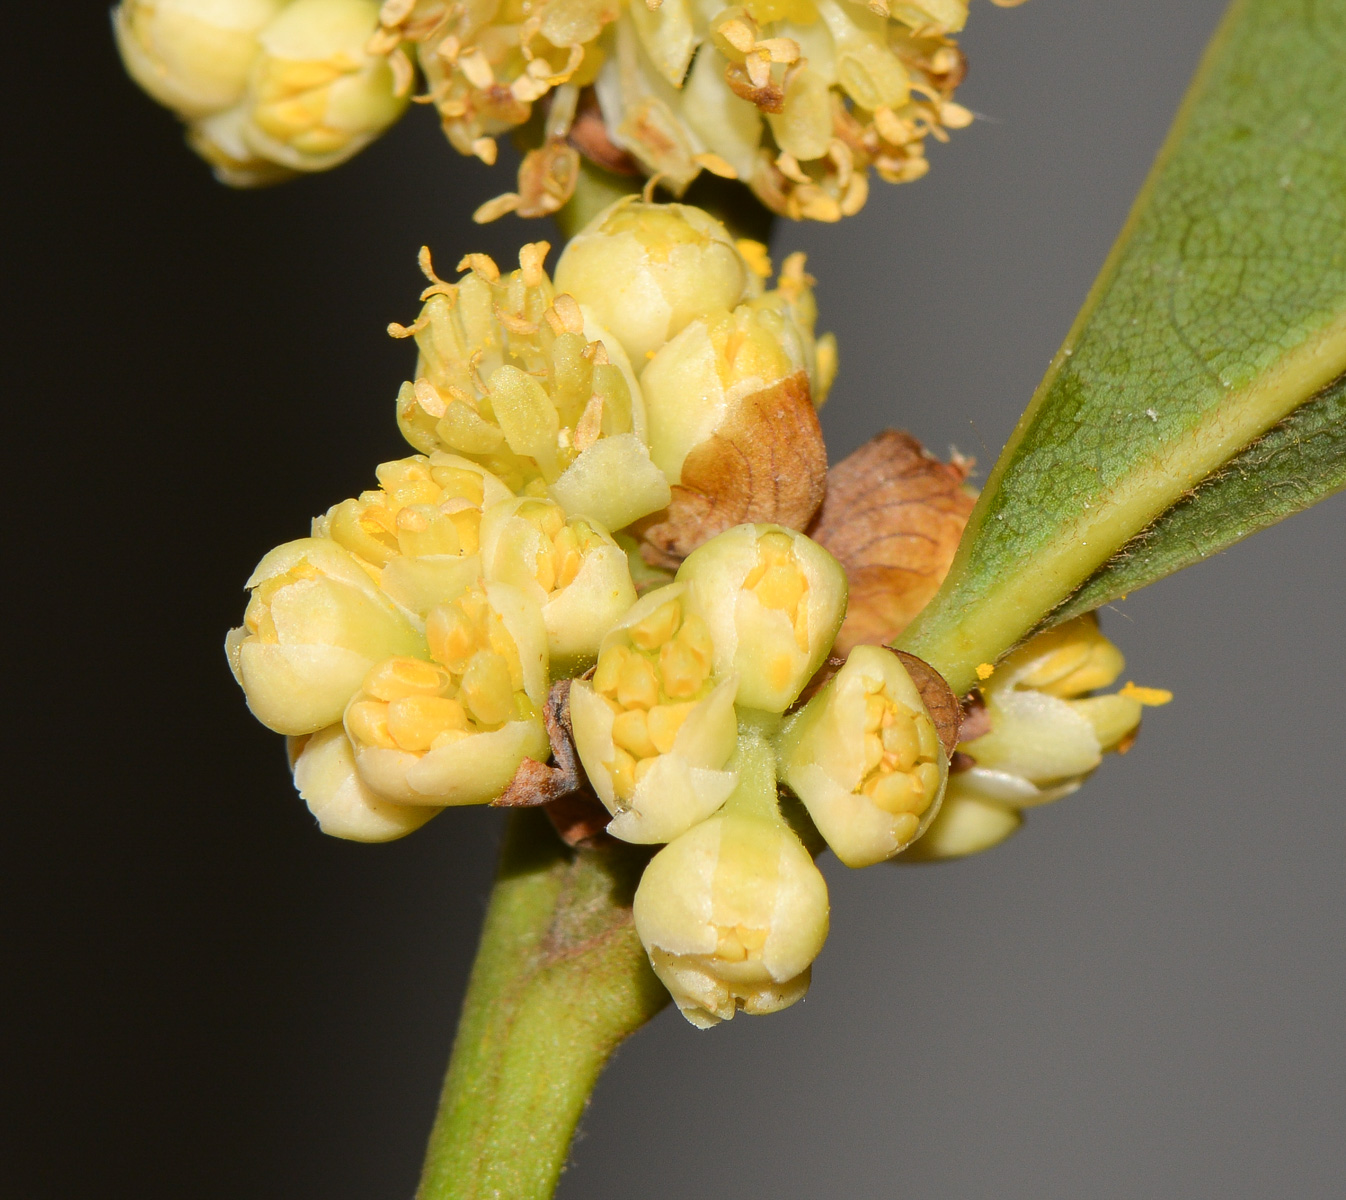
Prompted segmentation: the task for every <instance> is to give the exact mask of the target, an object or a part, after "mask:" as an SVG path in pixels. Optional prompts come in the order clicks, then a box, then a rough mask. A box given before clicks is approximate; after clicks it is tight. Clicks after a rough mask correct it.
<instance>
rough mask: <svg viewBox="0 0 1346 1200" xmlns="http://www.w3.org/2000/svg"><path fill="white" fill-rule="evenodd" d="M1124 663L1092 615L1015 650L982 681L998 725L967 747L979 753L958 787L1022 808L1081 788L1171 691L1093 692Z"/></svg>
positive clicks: (992, 720)
mask: <svg viewBox="0 0 1346 1200" xmlns="http://www.w3.org/2000/svg"><path fill="white" fill-rule="evenodd" d="M1124 665H1125V660H1124V659H1123V658H1122V654H1121V651H1119V650H1118V649H1117V647H1116V646H1114V645H1113V644H1112V643H1111V642H1110V641H1108V639H1107V638H1105V637H1104V636H1103V634H1102V633H1101V632H1100V631H1099V628H1098V622H1097V620H1096V619H1095V618H1094V617H1093V615H1092V614H1090V615H1088V616H1084V617H1077V618H1076V619H1075V620H1073V621H1067V622H1066V623H1065V624H1063V625H1058V626H1057V627H1056V628H1055V629H1051V630H1048V631H1047V632H1046V633H1042V634H1039V635H1038V636H1037V637H1035V638H1033V639H1032V640H1030V641H1029V642H1028V643H1026V644H1025V645H1024V646H1022V647H1021V648H1020V649H1018V650H1016V651H1015V652H1014V653H1013V654H1011V655H1010V656H1009V657H1008V658H1007V659H1005V661H1004V662H1002V663H1001V664H1000V665H999V666H997V667H996V668H995V671H994V674H992V675H991V676H990V678H989V679H988V680H987V682H985V683H983V684H982V689H981V690H982V695H983V698H984V700H985V702H986V711H987V716H988V717H989V719H990V724H991V729H990V732H989V733H984V734H982V735H981V736H980V737H977V738H975V739H972V740H970V741H966V742H963V743H961V744H960V745H959V747H958V748H959V750H961V751H962V752H963V753H964V754H967V755H969V756H970V757H971V758H973V759H974V760H975V765H974V766H973V767H972V768H971V769H970V770H968V771H963V772H960V773H959V784H960V787H961V788H962V789H963V790H965V791H968V792H970V793H974V794H976V795H979V796H981V797H984V798H986V799H989V800H994V801H997V802H999V803H1003V804H1011V805H1014V806H1015V807H1019V808H1025V807H1029V806H1032V805H1037V804H1046V803H1048V802H1049V801H1052V800H1058V799H1060V798H1061V797H1062V796H1066V795H1069V794H1070V793H1071V792H1073V791H1075V789H1076V788H1078V787H1079V785H1080V784H1081V783H1082V782H1083V781H1084V779H1085V777H1086V776H1087V775H1088V774H1089V773H1090V772H1091V771H1093V770H1094V769H1095V768H1096V767H1097V766H1098V765H1099V763H1100V762H1102V760H1103V755H1104V754H1105V753H1107V752H1109V751H1112V750H1116V749H1118V748H1123V749H1124V748H1125V747H1126V745H1128V744H1129V740H1130V738H1131V737H1132V736H1133V735H1134V733H1135V731H1136V729H1137V727H1138V726H1139V725H1140V717H1141V711H1142V708H1143V706H1144V705H1145V704H1163V703H1166V702H1167V701H1168V700H1169V699H1171V696H1170V694H1169V693H1167V692H1161V691H1159V690H1158V689H1152V688H1136V687H1135V686H1134V685H1131V684H1128V685H1127V686H1126V687H1125V688H1123V689H1122V690H1121V691H1120V692H1115V693H1112V694H1110V695H1099V696H1086V695H1085V693H1089V692H1093V691H1095V690H1096V689H1098V688H1103V687H1107V686H1108V685H1109V684H1111V683H1113V682H1114V681H1115V680H1116V678H1117V676H1118V675H1119V674H1120V673H1121V670H1122V667H1123V666H1124Z"/></svg>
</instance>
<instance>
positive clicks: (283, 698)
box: [225, 538, 425, 734]
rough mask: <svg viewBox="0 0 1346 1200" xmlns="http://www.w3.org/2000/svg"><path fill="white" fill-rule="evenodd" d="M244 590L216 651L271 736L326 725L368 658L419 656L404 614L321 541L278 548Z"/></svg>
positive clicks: (417, 639) (419, 643)
mask: <svg viewBox="0 0 1346 1200" xmlns="http://www.w3.org/2000/svg"><path fill="white" fill-rule="evenodd" d="M247 587H248V589H249V590H250V591H251V592H252V598H251V600H250V601H249V602H248V607H247V610H246V611H245V612H244V614H243V625H242V626H241V627H240V628H238V629H234V630H232V631H231V632H230V633H229V636H228V638H226V640H225V652H226V653H227V654H228V656H229V665H230V667H231V669H232V670H233V672H234V678H235V679H237V680H238V682H239V684H240V686H241V687H242V688H243V691H244V693H245V694H246V696H247V698H248V707H249V708H250V709H252V711H253V715H254V716H256V717H257V719H258V720H259V721H261V722H262V724H263V725H266V726H268V727H269V728H271V729H274V730H275V731H276V732H277V733H286V734H304V733H314V732H316V731H317V730H319V729H322V728H324V727H325V726H327V725H332V724H334V723H335V722H337V721H339V720H341V714H342V712H343V710H344V709H345V707H346V703H347V701H349V700H350V698H351V696H352V695H353V694H354V693H355V691H356V690H357V689H358V688H359V686H360V681H361V680H362V679H363V678H364V676H365V674H366V673H367V672H368V671H369V669H370V667H372V666H373V665H374V664H375V663H377V662H379V661H380V660H382V659H385V658H387V657H389V656H390V655H394V654H410V655H417V654H424V652H425V641H424V639H423V638H422V636H421V634H420V633H419V631H418V630H417V629H416V628H415V627H414V626H413V625H412V623H411V622H410V620H408V618H407V615H406V614H405V613H403V612H402V611H401V610H399V609H398V608H397V607H396V606H395V605H394V604H393V603H392V602H391V601H390V600H389V599H388V598H387V597H386V596H385V595H384V594H383V593H382V592H381V591H380V590H379V588H378V586H377V585H376V584H375V583H374V581H373V580H372V579H371V578H370V576H369V574H368V573H367V572H366V571H365V570H364V568H362V567H361V566H360V563H359V562H358V561H357V560H356V559H355V557H354V556H352V555H351V554H349V553H347V552H346V551H345V550H343V549H342V548H341V547H340V546H339V545H337V544H336V543H335V542H332V541H329V540H327V539H325V538H301V539H300V540H299V541H295V542H287V543H285V545H283V546H278V547H277V548H276V549H275V550H273V551H271V553H270V554H268V555H267V556H266V557H265V558H263V559H262V561H261V562H260V563H258V564H257V569H256V570H255V571H253V573H252V576H251V578H250V579H249V580H248V583H247Z"/></svg>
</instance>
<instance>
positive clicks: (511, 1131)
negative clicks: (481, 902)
mask: <svg viewBox="0 0 1346 1200" xmlns="http://www.w3.org/2000/svg"><path fill="white" fill-rule="evenodd" d="M647 857H648V854H647V853H645V852H642V851H641V850H640V849H639V848H637V847H632V846H626V845H620V846H613V847H612V848H610V849H602V850H578V851H571V850H567V849H566V848H565V847H564V846H563V845H562V844H561V841H560V839H559V838H557V836H556V834H555V832H554V831H553V829H552V827H551V824H550V822H549V821H548V820H547V818H546V816H545V815H543V814H542V813H541V812H539V811H537V810H525V811H521V812H516V813H513V814H511V816H510V819H509V828H508V832H507V834H506V837H505V845H504V850H503V853H502V855H501V859H500V871H499V874H498V876H497V880H496V884H495V888H494V890H493V892H492V893H491V904H490V909H489V911H488V912H487V914H486V924H485V926H484V928H483V929H482V935H481V945H480V947H479V949H478V950H477V958H476V962H475V963H474V964H473V967H472V977H471V980H470V981H469V984H468V991H467V998H466V1001H465V1002H464V1006H463V1015H462V1019H461V1020H460V1022H459V1025H458V1037H457V1040H456V1042H455V1044H454V1051H453V1058H452V1061H451V1062H450V1063H449V1073H448V1077H447V1079H446V1080H445V1082H444V1092H443V1095H442V1097H441V1099H440V1105H439V1112H438V1114H437V1115H436V1117H435V1124H434V1128H433V1130H432V1132H431V1135H430V1146H429V1150H428V1152H427V1156H426V1162H425V1169H424V1173H423V1174H422V1177H421V1185H420V1189H419V1190H418V1191H417V1193H416V1195H417V1200H486V1198H487V1197H492V1198H494V1197H509V1200H545V1198H546V1197H549V1196H551V1194H552V1192H553V1191H554V1189H555V1187H556V1181H557V1179H558V1178H559V1177H560V1174H561V1169H562V1167H564V1165H565V1161H566V1156H567V1153H568V1151H569V1147H570V1139H571V1137H572V1135H573V1134H574V1131H575V1126H576V1124H577V1123H578V1121H579V1119H580V1116H581V1114H582V1113H583V1111H584V1106H585V1104H586V1103H587V1101H588V1098H589V1093H590V1092H591V1091H592V1090H593V1086H594V1084H595V1082H596V1081H597V1079H598V1075H599V1072H600V1071H601V1070H602V1069H603V1065H604V1063H606V1062H607V1060H608V1057H609V1056H610V1055H611V1054H612V1052H613V1050H615V1049H616V1047H617V1045H618V1044H619V1043H620V1042H621V1041H622V1040H623V1039H624V1038H625V1037H627V1036H628V1035H629V1034H631V1033H633V1032H634V1031H635V1030H637V1029H639V1028H640V1026H641V1025H643V1024H644V1023H645V1022H646V1021H648V1020H649V1019H650V1018H651V1017H652V1016H654V1014H655V1013H657V1012H658V1011H659V1010H660V1009H661V1008H663V1007H664V1005H665V1004H667V1003H668V993H667V992H666V991H665V990H664V988H663V986H662V985H661V984H660V983H659V981H658V980H657V979H656V978H655V977H654V973H653V972H652V971H651V970H650V968H649V963H648V961H647V959H646V957H645V951H644V949H643V948H642V947H641V944H640V941H639V940H638V939H637V937H636V932H635V927H634V925H633V924H632V921H631V897H632V895H633V894H634V892H635V887H636V883H637V882H638V881H639V878H640V872H641V870H642V869H643V867H644V864H645V861H646V859H647Z"/></svg>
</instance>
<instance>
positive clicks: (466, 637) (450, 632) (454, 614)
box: [425, 604, 478, 672]
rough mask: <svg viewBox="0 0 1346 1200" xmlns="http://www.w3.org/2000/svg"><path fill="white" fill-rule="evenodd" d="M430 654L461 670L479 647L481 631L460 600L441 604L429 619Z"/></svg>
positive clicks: (426, 630)
mask: <svg viewBox="0 0 1346 1200" xmlns="http://www.w3.org/2000/svg"><path fill="white" fill-rule="evenodd" d="M425 640H426V642H427V643H428V644H429V646H430V654H431V655H432V656H433V657H434V658H435V659H436V661H438V662H442V663H443V664H444V665H445V666H446V667H448V668H449V669H450V670H452V671H456V672H461V671H462V670H463V669H464V668H465V667H466V666H467V660H468V659H469V658H471V657H472V655H473V653H474V652H475V651H476V649H477V645H478V635H477V631H476V630H475V629H474V628H473V626H472V622H471V621H470V620H469V618H468V617H467V615H466V614H465V613H464V612H463V609H462V606H461V605H459V604H441V605H440V606H439V607H438V608H435V609H433V610H432V611H431V613H430V615H429V616H428V617H427V618H426V620H425Z"/></svg>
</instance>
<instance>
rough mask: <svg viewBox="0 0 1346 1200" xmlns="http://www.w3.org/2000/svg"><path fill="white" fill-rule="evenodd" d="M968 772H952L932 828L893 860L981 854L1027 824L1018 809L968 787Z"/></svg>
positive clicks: (924, 860) (930, 859)
mask: <svg viewBox="0 0 1346 1200" xmlns="http://www.w3.org/2000/svg"><path fill="white" fill-rule="evenodd" d="M965 774H966V772H959V773H958V774H955V775H950V776H949V786H948V787H947V788H946V789H945V792H944V799H943V801H942V802H941V804H940V806H939V812H938V813H936V814H935V819H934V820H933V821H932V822H931V823H930V828H929V829H927V830H926V831H925V832H924V833H923V834H922V835H921V838H920V840H919V841H917V842H913V843H912V844H911V845H910V846H908V847H907V848H906V849H905V850H903V851H902V853H901V854H899V855H898V856H897V857H896V858H894V859H893V862H895V863H911V862H936V861H938V860H941V859H946V858H963V857H965V856H967V855H969V854H980V853H981V852H982V851H983V850H989V849H990V848H991V847H992V846H998V845H999V844H1000V843H1001V842H1003V841H1004V840H1005V839H1006V838H1007V837H1009V836H1010V834H1012V833H1015V832H1016V831H1017V830H1018V828H1019V826H1020V825H1022V824H1023V817H1022V816H1020V815H1019V810H1018V809H1016V808H1013V807H1012V806H1010V805H1008V804H1000V803H998V802H997V801H995V800H988V799H986V798H985V797H984V796H980V795H978V794H976V793H975V792H974V791H971V790H969V789H967V788H966V787H965V785H964V783H963V782H962V781H963V778H964V775H965Z"/></svg>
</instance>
